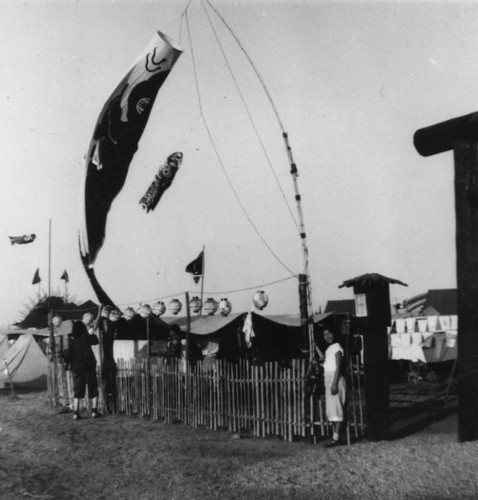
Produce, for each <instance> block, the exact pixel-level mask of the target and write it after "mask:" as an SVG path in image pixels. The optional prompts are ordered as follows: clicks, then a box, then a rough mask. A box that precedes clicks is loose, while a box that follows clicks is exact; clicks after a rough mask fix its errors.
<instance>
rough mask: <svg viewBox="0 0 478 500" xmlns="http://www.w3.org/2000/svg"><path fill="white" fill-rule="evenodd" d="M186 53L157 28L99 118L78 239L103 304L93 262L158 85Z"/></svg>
mask: <svg viewBox="0 0 478 500" xmlns="http://www.w3.org/2000/svg"><path fill="white" fill-rule="evenodd" d="M181 53H182V49H181V48H180V47H179V46H178V45H177V44H176V43H175V42H174V41H173V40H171V39H170V38H169V37H168V36H166V35H164V34H163V33H160V32H159V31H158V32H157V35H155V37H154V38H153V39H152V40H151V42H150V43H149V45H148V46H147V47H146V49H145V51H144V52H143V54H141V56H140V57H139V58H138V59H137V60H136V62H135V63H134V64H133V66H132V68H131V69H130V70H129V71H128V73H127V74H126V76H125V77H124V78H123V79H122V80H121V82H120V83H119V85H118V86H117V87H116V89H115V90H114V92H113V93H112V94H111V96H110V98H109V99H108V100H107V101H106V103H105V105H104V106H103V109H102V110H101V113H100V115H99V117H98V120H97V123H96V127H95V130H94V132H93V137H92V139H91V142H90V146H89V149H88V154H87V156H86V162H85V167H84V175H83V183H82V192H81V195H82V196H81V206H80V229H79V243H80V254H81V258H82V261H83V265H84V267H85V270H86V272H87V274H88V277H89V279H90V281H91V284H92V286H93V289H94V291H95V293H96V295H97V297H98V300H99V301H100V302H101V303H102V304H110V305H112V304H113V303H112V301H111V299H110V298H109V297H108V296H107V295H106V293H105V292H104V291H103V289H102V288H101V287H100V285H99V283H98V282H97V280H96V277H95V274H94V271H93V265H94V263H95V260H96V257H97V255H98V252H99V250H100V249H101V247H102V245H103V242H104V239H105V230H106V221H107V216H108V212H109V210H110V208H111V204H112V203H113V200H114V199H115V198H116V196H117V195H118V193H119V192H120V191H121V189H122V187H123V185H124V183H125V181H126V176H127V174H128V169H129V166H130V163H131V161H132V159H133V156H134V154H135V153H136V150H137V149H138V142H139V140H140V139H141V136H142V134H143V131H144V129H145V127H146V124H147V122H148V118H149V115H150V113H151V109H152V107H153V104H154V101H155V99H156V95H157V93H158V90H159V89H160V87H161V86H162V84H163V83H164V81H165V80H166V78H167V76H168V75H169V73H170V71H171V69H172V68H173V66H174V64H175V63H176V61H177V59H178V58H179V56H180V55H181Z"/></svg>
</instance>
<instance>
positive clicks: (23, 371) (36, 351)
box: [0, 333, 48, 389]
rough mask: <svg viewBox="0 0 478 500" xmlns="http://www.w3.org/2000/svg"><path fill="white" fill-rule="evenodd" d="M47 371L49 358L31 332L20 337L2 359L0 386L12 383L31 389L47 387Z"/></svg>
mask: <svg viewBox="0 0 478 500" xmlns="http://www.w3.org/2000/svg"><path fill="white" fill-rule="evenodd" d="M3 343H4V341H2V342H1V344H0V352H1V349H2V347H1V346H2V345H3ZM47 373H48V360H47V358H46V356H45V354H43V351H42V350H41V349H40V347H39V345H38V344H37V343H36V341H35V339H34V338H33V335H32V334H31V333H26V334H24V335H21V336H20V337H18V340H17V341H16V342H15V343H14V344H13V345H12V346H11V347H10V348H9V349H8V350H7V351H6V353H4V355H3V358H2V359H0V387H5V384H7V383H12V384H13V385H14V386H18V387H26V388H29V389H46V386H47Z"/></svg>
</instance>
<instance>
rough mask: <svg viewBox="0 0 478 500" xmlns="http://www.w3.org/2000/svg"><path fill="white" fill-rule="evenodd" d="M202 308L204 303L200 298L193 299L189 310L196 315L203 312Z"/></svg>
mask: <svg viewBox="0 0 478 500" xmlns="http://www.w3.org/2000/svg"><path fill="white" fill-rule="evenodd" d="M201 307H202V301H201V299H200V298H199V297H193V298H192V299H191V301H190V302H189V309H191V312H193V313H195V314H197V313H199V312H201Z"/></svg>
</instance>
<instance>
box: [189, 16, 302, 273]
mask: <svg viewBox="0 0 478 500" xmlns="http://www.w3.org/2000/svg"><path fill="white" fill-rule="evenodd" d="M185 19H186V29H187V31H188V38H189V47H190V50H191V59H192V63H193V71H194V80H195V84H196V93H197V98H198V105H199V112H200V115H201V120H202V121H203V123H204V127H205V129H206V132H207V134H208V137H209V140H210V142H211V145H212V147H213V149H214V152H215V154H216V157H217V159H218V161H219V164H220V165H221V168H222V171H223V172H224V175H225V176H226V180H227V182H228V184H229V187H230V188H231V190H232V192H233V194H234V196H235V198H236V200H237V202H238V203H239V206H240V207H241V209H242V211H243V213H244V215H245V216H246V218H247V220H248V221H249V224H250V225H251V226H252V228H253V229H254V231H255V232H256V234H257V236H259V238H260V239H261V241H262V243H263V244H264V245H265V246H266V248H267V249H268V250H269V252H270V253H271V255H272V256H273V257H274V258H275V259H276V260H277V262H278V263H279V264H280V265H281V266H282V267H283V268H284V269H285V270H287V271H288V272H289V273H290V274H291V275H292V276H295V273H294V272H293V271H291V269H289V267H287V266H286V264H284V262H283V261H282V260H281V259H280V258H279V256H278V255H277V254H276V253H275V252H274V250H273V249H272V248H271V246H270V245H269V244H268V243H267V241H266V240H265V239H264V237H263V236H262V234H261V233H260V231H259V230H258V228H257V226H256V225H255V224H254V222H253V221H252V219H251V217H250V216H249V213H248V212H247V210H246V207H245V206H244V204H243V203H242V201H241V199H240V198H239V195H238V194H237V192H236V190H235V188H234V185H233V184H232V181H231V178H230V177H229V174H228V173H227V170H226V168H225V166H224V163H223V161H222V158H221V155H220V154H219V151H218V149H217V147H216V144H215V142H214V138H213V136H212V133H211V130H210V128H209V125H208V122H207V120H206V117H205V114H204V110H203V106H202V99H201V93H200V86H199V79H198V71H197V67H196V58H195V55H194V49H193V45H192V36H191V29H190V25H189V18H188V13H187V11H186V12H185Z"/></svg>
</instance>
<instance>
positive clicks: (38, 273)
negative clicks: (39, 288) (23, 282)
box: [32, 269, 41, 285]
mask: <svg viewBox="0 0 478 500" xmlns="http://www.w3.org/2000/svg"><path fill="white" fill-rule="evenodd" d="M40 281H41V278H40V269H37V270H36V271H35V276H33V281H32V285H36V284H37V283H40Z"/></svg>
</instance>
